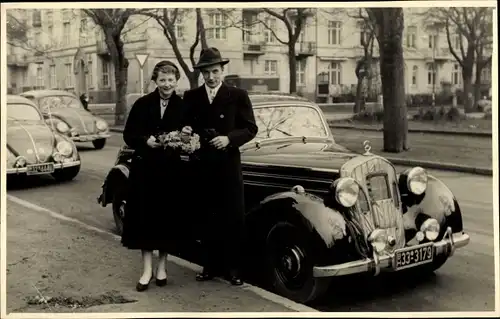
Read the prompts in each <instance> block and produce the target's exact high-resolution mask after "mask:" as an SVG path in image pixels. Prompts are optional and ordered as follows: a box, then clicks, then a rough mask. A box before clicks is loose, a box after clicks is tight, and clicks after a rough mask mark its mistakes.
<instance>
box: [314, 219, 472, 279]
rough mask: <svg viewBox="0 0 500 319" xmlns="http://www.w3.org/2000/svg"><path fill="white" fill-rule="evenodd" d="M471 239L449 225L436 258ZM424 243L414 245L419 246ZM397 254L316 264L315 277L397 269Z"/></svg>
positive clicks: (436, 246)
mask: <svg viewBox="0 0 500 319" xmlns="http://www.w3.org/2000/svg"><path fill="white" fill-rule="evenodd" d="M469 241H470V237H469V235H468V234H466V233H465V232H462V233H455V234H453V233H452V232H451V228H449V227H448V229H447V231H446V234H445V236H444V238H443V239H442V240H441V241H438V242H435V243H434V245H433V246H434V258H436V256H440V255H447V256H451V255H453V253H454V251H455V249H456V248H461V247H464V246H466V245H467V244H468V243H469ZM419 246H423V245H416V246H413V247H415V248H418V247H419ZM394 261H395V255H394V254H387V255H382V256H380V255H379V256H375V255H374V258H367V259H364V260H356V261H351V262H347V263H343V264H339V265H332V266H316V267H313V276H314V277H338V276H346V275H353V274H360V273H374V275H378V273H379V272H380V271H382V270H385V271H391V270H393V271H394V270H395V268H394V264H395V262H394ZM422 265H425V264H417V265H415V266H413V267H419V266H422Z"/></svg>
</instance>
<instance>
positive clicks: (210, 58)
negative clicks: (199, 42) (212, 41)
mask: <svg viewBox="0 0 500 319" xmlns="http://www.w3.org/2000/svg"><path fill="white" fill-rule="evenodd" d="M227 63H229V59H223V58H222V56H221V54H220V52H219V50H218V49H217V48H214V47H211V48H206V49H202V50H201V52H200V59H199V60H198V63H197V64H196V65H195V66H194V67H193V68H195V69H201V68H205V67H207V66H211V65H215V64H220V65H225V64H227Z"/></svg>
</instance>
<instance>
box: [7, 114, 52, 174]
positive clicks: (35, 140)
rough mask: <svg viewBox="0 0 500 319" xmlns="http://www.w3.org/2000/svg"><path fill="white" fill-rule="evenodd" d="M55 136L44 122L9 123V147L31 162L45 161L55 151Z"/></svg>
mask: <svg viewBox="0 0 500 319" xmlns="http://www.w3.org/2000/svg"><path fill="white" fill-rule="evenodd" d="M55 144H56V143H55V136H54V133H53V132H52V130H51V129H50V128H49V127H48V126H47V125H45V124H43V123H27V122H26V123H25V122H23V123H9V124H8V125H7V147H8V148H9V149H10V151H11V152H12V153H13V154H14V156H24V157H25V158H26V161H27V162H28V163H30V164H33V163H39V162H45V161H47V160H48V158H49V157H50V156H51V155H52V154H53V153H54V151H55Z"/></svg>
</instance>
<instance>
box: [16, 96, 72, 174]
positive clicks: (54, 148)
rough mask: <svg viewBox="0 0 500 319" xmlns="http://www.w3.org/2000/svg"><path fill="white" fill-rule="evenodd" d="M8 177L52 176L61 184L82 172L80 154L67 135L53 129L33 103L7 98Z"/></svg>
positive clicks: (17, 98)
mask: <svg viewBox="0 0 500 319" xmlns="http://www.w3.org/2000/svg"><path fill="white" fill-rule="evenodd" d="M6 149H7V168H6V171H7V176H19V175H22V176H25V175H43V174H47V175H48V174H50V175H52V176H53V177H54V178H55V179H56V180H58V181H66V180H71V179H73V178H74V177H75V176H76V175H78V173H79V171H80V155H79V154H78V150H77V149H76V146H75V144H74V143H73V142H72V141H71V140H70V139H68V138H67V137H66V136H64V135H62V134H60V133H58V132H55V131H53V130H51V129H50V127H48V126H47V124H46V123H45V121H44V119H43V116H42V114H41V113H40V112H39V110H38V109H37V107H36V106H35V105H34V104H33V102H31V101H30V100H28V99H26V98H24V97H21V96H16V95H8V96H7V147H6Z"/></svg>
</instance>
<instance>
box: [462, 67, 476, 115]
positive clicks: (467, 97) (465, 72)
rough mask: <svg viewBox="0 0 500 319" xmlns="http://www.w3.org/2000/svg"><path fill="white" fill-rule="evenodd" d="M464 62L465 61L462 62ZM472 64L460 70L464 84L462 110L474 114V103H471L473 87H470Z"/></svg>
mask: <svg viewBox="0 0 500 319" xmlns="http://www.w3.org/2000/svg"><path fill="white" fill-rule="evenodd" d="M464 62H465V61H464ZM471 65H472V63H471V64H470V65H467V64H466V65H464V67H463V68H462V80H463V82H464V92H463V101H464V110H465V113H470V112H474V103H473V102H474V101H473V91H474V89H473V85H472V73H473V72H472V66H471Z"/></svg>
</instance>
